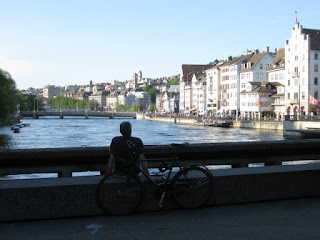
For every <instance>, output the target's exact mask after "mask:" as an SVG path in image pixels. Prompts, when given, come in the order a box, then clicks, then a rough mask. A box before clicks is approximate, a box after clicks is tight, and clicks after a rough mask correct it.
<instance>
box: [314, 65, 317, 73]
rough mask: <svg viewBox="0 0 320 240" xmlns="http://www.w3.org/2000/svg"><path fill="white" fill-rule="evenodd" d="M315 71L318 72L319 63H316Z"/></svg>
mask: <svg viewBox="0 0 320 240" xmlns="http://www.w3.org/2000/svg"><path fill="white" fill-rule="evenodd" d="M314 72H318V64H315V65H314Z"/></svg>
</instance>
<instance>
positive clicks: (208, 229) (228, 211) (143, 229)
mask: <svg viewBox="0 0 320 240" xmlns="http://www.w3.org/2000/svg"><path fill="white" fill-rule="evenodd" d="M319 219H320V197H316V198H302V199H293V200H282V201H271V202H259V203H249V204H237V205H224V206H214V207H206V208H201V209H193V210H170V211H155V212H140V213H135V214H131V215H127V216H92V217H81V218H67V219H54V220H41V221H25V222H10V223H1V224H0V239H1V240H2V239H5V240H11V239H12V240H16V239H17V240H19V239H24V240H29V239H30V240H31V239H32V240H38V239H41V240H42V239H44V240H53V239H54V240H60V239H61V240H71V239H72V240H75V239H85V240H90V239H108V240H113V239H117V240H118V239H119V240H123V239H125V240H131V239H132V240H149V239H152V240H157V239H165V240H170V239H184V240H191V239H195V240H202V239H208V240H209V239H210V240H220V239H228V240H229V239H230V240H231V239H232V240H237V239H239V240H251V239H252V240H253V239H254V240H257V239H258V240H267V239H268V240H270V239H272V240H277V239H281V240H286V239H290V240H296V239H299V240H300V239H303V240H309V239H317V240H319V239H320V228H319Z"/></svg>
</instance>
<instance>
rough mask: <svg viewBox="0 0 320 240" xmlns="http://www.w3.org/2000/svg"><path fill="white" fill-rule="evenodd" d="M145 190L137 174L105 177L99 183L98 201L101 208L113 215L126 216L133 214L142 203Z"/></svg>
mask: <svg viewBox="0 0 320 240" xmlns="http://www.w3.org/2000/svg"><path fill="white" fill-rule="evenodd" d="M142 194H143V188H142V185H141V180H140V178H139V177H138V176H136V175H135V174H129V175H127V176H121V177H119V176H115V175H114V174H113V173H111V174H109V175H107V176H105V177H104V178H103V179H102V180H101V181H100V183H99V186H98V191H97V200H98V204H99V206H100V207H101V208H102V209H103V210H104V211H105V212H107V213H109V214H112V215H125V214H128V213H131V212H133V211H134V210H135V209H136V208H137V207H138V205H139V204H140V202H141V199H142Z"/></svg>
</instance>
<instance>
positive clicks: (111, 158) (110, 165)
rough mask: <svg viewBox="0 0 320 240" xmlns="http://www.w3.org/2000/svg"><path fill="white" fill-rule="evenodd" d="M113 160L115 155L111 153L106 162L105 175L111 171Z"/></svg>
mask: <svg viewBox="0 0 320 240" xmlns="http://www.w3.org/2000/svg"><path fill="white" fill-rule="evenodd" d="M115 161H116V159H115V157H114V156H113V154H111V155H110V157H109V160H108V164H107V171H106V175H108V174H110V173H112V170H113V167H114V164H115Z"/></svg>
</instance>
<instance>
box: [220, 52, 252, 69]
mask: <svg viewBox="0 0 320 240" xmlns="http://www.w3.org/2000/svg"><path fill="white" fill-rule="evenodd" d="M251 56H252V54H248V55H242V56H240V57H237V58H235V59H233V60H231V61H230V62H226V63H224V64H222V65H221V67H224V66H229V65H233V64H237V63H240V62H247V61H248V59H247V58H249V59H250V57H251Z"/></svg>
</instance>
